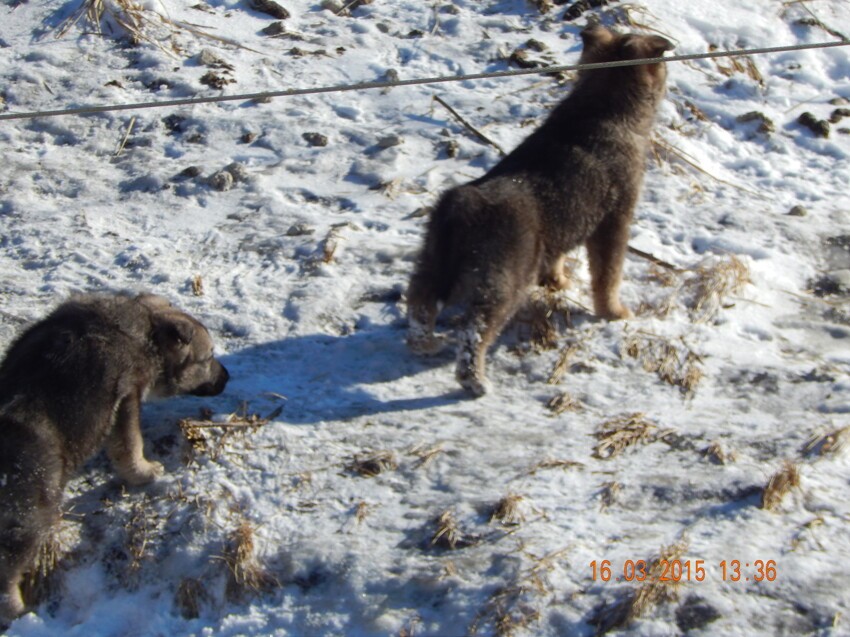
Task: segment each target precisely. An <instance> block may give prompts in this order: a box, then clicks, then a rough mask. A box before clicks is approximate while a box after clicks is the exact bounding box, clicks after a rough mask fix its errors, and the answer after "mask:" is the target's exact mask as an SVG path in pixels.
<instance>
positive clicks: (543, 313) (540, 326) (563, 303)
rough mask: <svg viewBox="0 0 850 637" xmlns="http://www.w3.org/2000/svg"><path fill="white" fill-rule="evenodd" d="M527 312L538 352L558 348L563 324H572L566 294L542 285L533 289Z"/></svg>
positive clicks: (532, 345) (531, 337) (533, 344)
mask: <svg viewBox="0 0 850 637" xmlns="http://www.w3.org/2000/svg"><path fill="white" fill-rule="evenodd" d="M525 314H526V315H527V316H528V319H527V320H528V325H529V329H530V331H531V335H530V340H531V347H532V349H533V350H534V351H536V352H542V351H547V350H550V349H554V348H556V347H557V346H558V337H559V336H560V333H561V328H562V326H567V327H568V326H569V325H570V306H569V303H568V302H567V300H566V298H565V297H564V295H563V294H559V293H558V292H553V291H552V290H549V289H546V288H542V287H541V288H535V289H534V290H533V291H532V293H531V296H530V297H529V300H528V304H527V308H526V311H525Z"/></svg>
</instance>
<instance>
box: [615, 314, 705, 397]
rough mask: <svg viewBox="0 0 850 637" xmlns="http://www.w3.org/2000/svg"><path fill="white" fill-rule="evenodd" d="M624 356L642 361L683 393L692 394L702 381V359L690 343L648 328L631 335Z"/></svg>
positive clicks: (624, 343)
mask: <svg viewBox="0 0 850 637" xmlns="http://www.w3.org/2000/svg"><path fill="white" fill-rule="evenodd" d="M621 355H625V356H629V357H630V358H635V359H637V360H638V361H640V363H641V365H643V368H644V369H645V370H646V371H648V372H653V373H655V374H657V375H658V377H659V378H660V379H661V380H662V381H664V382H665V383H667V384H668V385H672V386H674V387H678V388H679V389H680V390H681V391H682V393H684V394H687V395H691V394H693V392H694V391H696V388H697V385H699V382H700V380H702V377H703V372H702V367H701V365H702V359H701V358H700V357H699V356H697V354H695V353H694V352H693V350H691V348H690V347H688V346H687V344H686V343H685V341H684V339H680V344H676V343H674V342H671V341H670V340H668V339H666V338H664V337H662V336H658V335H657V334H652V333H649V332H645V331H642V330H641V331H638V332H634V333H632V334H629V335H628V336H627V337H626V338H625V340H624V341H623V345H622V347H621Z"/></svg>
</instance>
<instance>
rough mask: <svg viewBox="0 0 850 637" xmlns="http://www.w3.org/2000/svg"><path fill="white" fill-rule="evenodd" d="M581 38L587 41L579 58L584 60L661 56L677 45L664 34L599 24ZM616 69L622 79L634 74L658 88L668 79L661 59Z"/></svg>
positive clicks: (582, 62) (590, 28)
mask: <svg viewBox="0 0 850 637" xmlns="http://www.w3.org/2000/svg"><path fill="white" fill-rule="evenodd" d="M581 39H582V42H583V43H584V48H583V50H582V53H581V58H580V59H579V63H581V64H590V63H597V62H614V61H618V60H641V59H648V58H660V57H661V56H663V55H664V52H665V51H671V50H672V49H674V48H675V46H674V44H673V43H672V42H670V40H668V39H667V38H662V37H661V36H660V35H640V34H636V33H627V34H620V33H615V32H614V31H611V30H610V29H607V28H605V27H604V26H602V25H599V24H596V25H591V26H589V27H587V28H586V29H585V30H584V31H582V32H581ZM615 70H617V71H620V73H618V75H619V76H620V78H619V79H620V81H622V80H623V79H625V77H626V76H631V77H634V78H636V79H637V80H638V81H639V82H640V83H642V84H647V85H649V86H651V87H652V88H654V89H657V90H663V87H664V82H665V81H666V79H667V68H666V66H665V65H664V64H662V63H658V62H656V63H655V64H639V65H636V66H632V67H621V68H620V69H615Z"/></svg>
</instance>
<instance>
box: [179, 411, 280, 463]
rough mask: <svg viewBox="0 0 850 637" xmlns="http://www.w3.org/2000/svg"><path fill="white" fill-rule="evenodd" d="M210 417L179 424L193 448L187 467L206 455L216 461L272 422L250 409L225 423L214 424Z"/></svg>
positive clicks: (184, 421) (186, 420) (226, 420)
mask: <svg viewBox="0 0 850 637" xmlns="http://www.w3.org/2000/svg"><path fill="white" fill-rule="evenodd" d="M210 417H211V414H204V415H202V417H201V418H184V419H183V420H181V421H180V422H179V423H178V425H179V427H180V431H181V432H182V434H183V437H184V439H185V440H186V442H187V443H188V444H189V449H188V453H187V454H186V458H185V461H186V463H187V464H189V463H191V462H192V461H193V460H195V459H196V458H197V457H199V456H204V455H207V456H209V457H210V458H212V459H213V460H216V459H217V458H218V457H219V456H220V455H221V454H222V453H223V452H224V451H225V450H226V448H227V444H228V442H230V441H232V440H234V439H236V438H238V437H240V436H245V435H246V434H252V433H255V432H256V431H257V430H259V429H260V428H261V427H263V425H266V424H268V422H269V418H263V417H261V416H260V415H259V414H252V413H248V407H247V405H243V406H242V408H241V409H240V410H239V411H238V412H235V413H232V414H230V415H229V416H228V417H227V419H225V420H224V421H223V422H214V421H212V420H210Z"/></svg>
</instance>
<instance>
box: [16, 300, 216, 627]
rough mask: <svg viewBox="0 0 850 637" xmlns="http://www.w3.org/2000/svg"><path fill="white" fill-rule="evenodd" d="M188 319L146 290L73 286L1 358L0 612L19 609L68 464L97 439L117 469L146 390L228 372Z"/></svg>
mask: <svg viewBox="0 0 850 637" xmlns="http://www.w3.org/2000/svg"><path fill="white" fill-rule="evenodd" d="M212 350H213V344H212V340H211V339H210V335H209V333H208V332H207V330H206V329H205V328H204V326H203V325H201V324H200V323H199V322H198V321H197V320H195V319H194V318H192V317H191V316H189V315H188V314H185V313H184V312H181V311H180V310H178V309H177V308H175V307H172V306H171V304H170V303H169V302H168V301H167V300H166V299H164V298H162V297H159V296H154V295H149V294H148V295H140V296H137V297H130V296H121V295H118V296H82V297H79V298H75V299H72V300H70V301H68V302H66V303H63V304H62V305H60V306H59V307H58V308H57V309H56V310H54V311H53V313H52V314H50V316H48V317H47V318H46V319H44V320H42V321H39V322H38V323H36V324H34V325H33V326H32V327H30V328H29V329H27V330H26V331H25V332H24V333H23V334H22V335H21V336H20V337H19V338H18V339H17V341H15V342H14V343H13V344H12V346H11V347H10V348H9V351H8V352H7V353H6V358H5V359H4V360H3V362H2V364H0V620H5V621H8V620H11V619H12V618H14V617H15V616H17V615H19V614H20V613H21V612H23V610H24V603H23V600H22V598H21V592H20V586H19V584H20V581H21V577H22V575H23V574H24V573H25V572H26V571H27V570H29V568H31V566H32V564H33V560H34V559H35V556H36V554H37V552H38V549H39V547H40V546H41V544H42V542H44V541H45V539H46V538H47V537H48V535H49V533H50V530H51V528H52V527H53V525H54V524H55V523H56V522H57V521H58V519H59V516H60V505H61V501H62V492H63V490H64V488H65V484H66V483H67V481H68V479H69V478H70V477H71V476H72V475H73V474H74V472H75V471H76V470H77V469H78V468H79V467H80V465H82V464H83V462H85V461H86V459H88V458H89V457H91V456H92V455H93V454H94V453H96V452H97V451H98V450H99V449H101V448H102V447H103V446H104V444H105V445H106V449H107V452H108V455H109V457H110V459H111V460H112V463H113V466H114V467H115V470H116V472H117V473H118V475H119V476H120V477H121V478H123V479H124V480H126V481H127V482H129V483H130V484H144V483H146V482H150V481H152V480H154V479H155V478H156V477H157V476H159V475H161V474H162V465H160V464H159V463H157V462H150V461H148V460H146V459H145V457H144V454H143V448H142V445H143V443H142V434H141V430H140V429H139V419H140V405H141V402H142V401H143V400H144V399H145V398H146V397H148V396H153V397H157V396H159V397H165V396H174V395H177V394H194V395H197V396H214V395H216V394H219V393H221V392H222V391H223V390H224V386H225V385H226V384H227V380H228V378H229V376H228V373H227V370H226V369H225V368H224V367H223V366H222V364H221V363H219V362H218V361H217V360H216V359H215V358H213V351H212Z"/></svg>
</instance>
